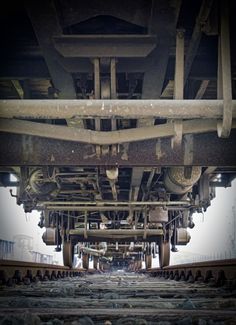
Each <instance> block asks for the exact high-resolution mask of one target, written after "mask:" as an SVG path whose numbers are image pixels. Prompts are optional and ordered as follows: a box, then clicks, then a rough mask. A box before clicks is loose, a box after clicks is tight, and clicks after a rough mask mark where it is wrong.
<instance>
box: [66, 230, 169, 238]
mask: <svg viewBox="0 0 236 325" xmlns="http://www.w3.org/2000/svg"><path fill="white" fill-rule="evenodd" d="M69 234H70V235H78V236H83V235H84V229H83V228H80V229H70V231H69ZM87 234H88V237H105V238H109V237H113V238H114V237H115V238H117V237H121V238H122V237H123V236H125V237H131V236H143V235H144V229H104V230H103V229H88V230H87ZM146 234H147V236H158V235H162V234H163V230H162V229H146Z"/></svg>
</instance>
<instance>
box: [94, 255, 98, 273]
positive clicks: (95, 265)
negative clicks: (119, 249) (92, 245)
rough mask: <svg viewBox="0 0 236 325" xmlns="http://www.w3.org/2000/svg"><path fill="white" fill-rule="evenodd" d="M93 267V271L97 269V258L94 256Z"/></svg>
mask: <svg viewBox="0 0 236 325" xmlns="http://www.w3.org/2000/svg"><path fill="white" fill-rule="evenodd" d="M93 267H94V269H95V270H97V269H98V257H97V256H94V258H93Z"/></svg>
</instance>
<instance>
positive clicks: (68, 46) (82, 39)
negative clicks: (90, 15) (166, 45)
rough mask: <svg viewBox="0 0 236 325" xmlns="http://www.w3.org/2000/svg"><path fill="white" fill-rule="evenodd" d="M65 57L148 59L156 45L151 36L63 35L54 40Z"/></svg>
mask: <svg viewBox="0 0 236 325" xmlns="http://www.w3.org/2000/svg"><path fill="white" fill-rule="evenodd" d="M53 42H54V46H55V48H56V49H57V51H58V52H59V53H60V54H61V55H63V56H64V57H77V58H78V57H83V58H84V57H88V58H93V57H95V58H97V57H103V58H104V57H108V58H111V57H132V58H133V57H146V56H147V55H148V54H149V53H150V52H151V51H152V50H153V49H154V47H155V45H156V37H155V36H150V35H63V36H61V35H60V36H55V37H54V38H53Z"/></svg>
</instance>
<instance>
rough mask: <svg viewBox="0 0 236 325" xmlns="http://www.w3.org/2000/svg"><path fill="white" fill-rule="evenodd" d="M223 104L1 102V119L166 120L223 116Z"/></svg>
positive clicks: (235, 114) (192, 101)
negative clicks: (149, 118) (96, 118)
mask: <svg viewBox="0 0 236 325" xmlns="http://www.w3.org/2000/svg"><path fill="white" fill-rule="evenodd" d="M223 106H224V101H223V100H222V99H217V100H215V99H212V100H196V99H184V100H168V99H167V100H166V99H156V100H155V99H153V100H152V99H139V100H132V99H124V100H123V99H122V100H118V99H106V100H102V99H98V100H79V99H78V100H73V99H59V100H57V99H52V100H50V99H49V100H47V99H45V100H40V99H27V100H24V99H23V100H17V99H16V100H0V117H2V118H29V119H71V118H74V117H81V118H95V117H100V118H112V117H117V118H147V117H155V118H169V119H172V118H173V119H178V118H183V119H187V118H189V119H192V118H203V119H204V118H212V119H219V118H222V116H223ZM232 109H233V118H236V100H233V101H232Z"/></svg>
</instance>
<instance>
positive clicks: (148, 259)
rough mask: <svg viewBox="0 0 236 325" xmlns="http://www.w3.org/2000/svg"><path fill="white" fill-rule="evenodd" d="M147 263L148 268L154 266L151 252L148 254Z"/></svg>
mask: <svg viewBox="0 0 236 325" xmlns="http://www.w3.org/2000/svg"><path fill="white" fill-rule="evenodd" d="M145 263H146V269H150V268H151V267H152V255H151V254H146V256H145Z"/></svg>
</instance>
